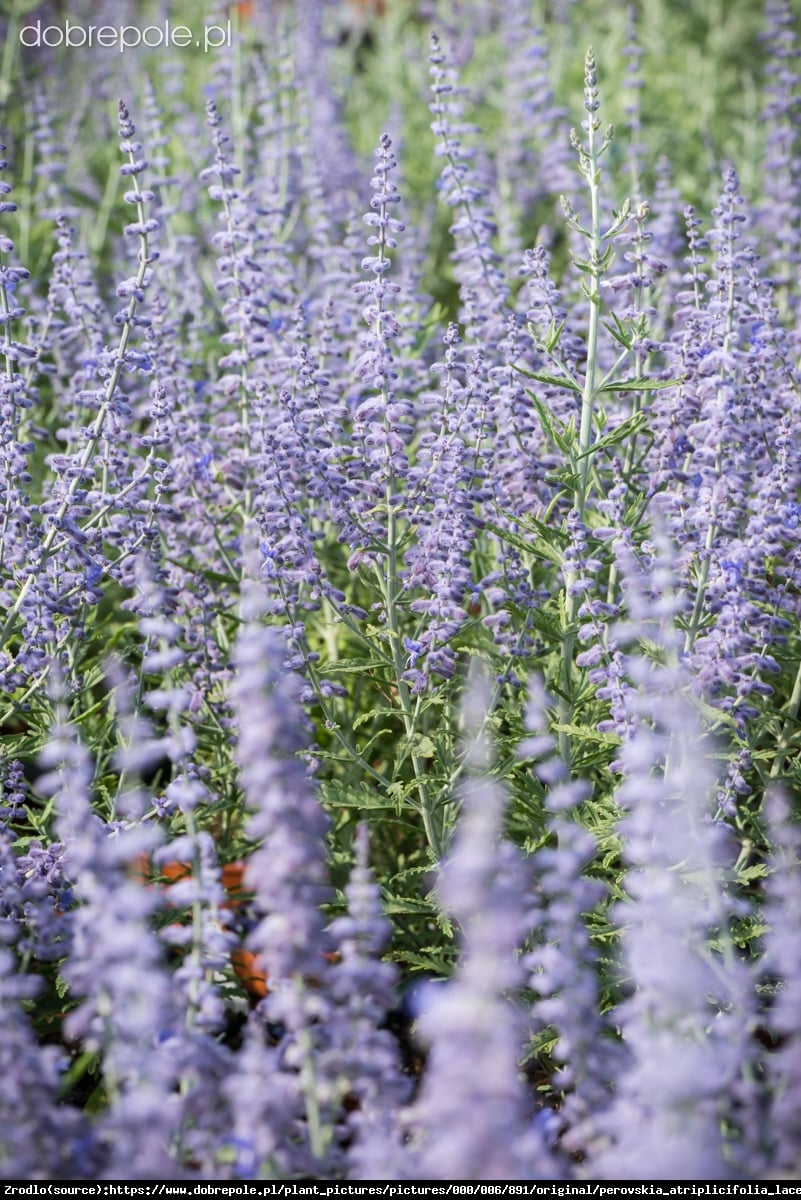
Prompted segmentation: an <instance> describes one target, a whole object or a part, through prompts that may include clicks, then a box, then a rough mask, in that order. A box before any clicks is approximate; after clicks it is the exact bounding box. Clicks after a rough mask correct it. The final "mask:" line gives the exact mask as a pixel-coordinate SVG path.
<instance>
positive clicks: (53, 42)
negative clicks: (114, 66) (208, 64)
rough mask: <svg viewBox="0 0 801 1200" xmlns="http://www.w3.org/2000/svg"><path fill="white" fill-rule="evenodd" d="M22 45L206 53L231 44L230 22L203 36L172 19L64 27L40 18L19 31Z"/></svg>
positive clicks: (207, 30) (70, 23) (68, 23)
mask: <svg viewBox="0 0 801 1200" xmlns="http://www.w3.org/2000/svg"><path fill="white" fill-rule="evenodd" d="M19 40H20V42H21V43H22V45H23V46H50V47H56V46H67V47H69V48H70V49H75V50H79V49H83V47H85V46H87V47H88V46H105V47H107V48H109V49H117V50H118V51H119V53H120V54H122V53H123V51H124V50H133V49H134V47H136V46H147V47H149V48H150V49H151V50H154V49H158V48H164V47H167V46H178V47H183V46H198V47H202V48H203V53H204V54H207V53H208V51H209V50H217V49H218V48H219V47H220V46H230V45H231V22H230V21H226V22H225V24H224V25H204V26H203V32H202V35H201V34H199V33H195V32H193V30H191V29H190V28H189V26H188V25H173V24H171V22H170V21H169V20H167V21H165V22H164V24H163V25H143V26H141V27H140V26H139V25H79V24H77V23H75V22H73V21H69V20H67V21H65V22H64V24H63V25H43V24H42V22H41V19H40V18H37V20H36V21H33V22H31V23H30V24H29V25H26V26H25V27H24V28H23V29H21V30H20V31H19Z"/></svg>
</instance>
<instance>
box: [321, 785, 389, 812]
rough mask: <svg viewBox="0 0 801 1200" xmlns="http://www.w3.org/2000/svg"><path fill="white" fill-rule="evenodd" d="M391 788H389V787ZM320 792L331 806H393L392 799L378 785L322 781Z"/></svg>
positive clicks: (376, 807)
mask: <svg viewBox="0 0 801 1200" xmlns="http://www.w3.org/2000/svg"><path fill="white" fill-rule="evenodd" d="M389 790H391V789H389ZM320 793H321V795H322V798H323V800H324V802H325V803H326V804H330V805H331V807H332V808H364V809H368V808H369V809H373V810H375V809H381V808H383V809H387V808H394V807H395V802H394V800H393V799H392V798H391V797H390V796H388V795H384V794H383V793H382V792H381V791H380V790H379V789H378V787H376V788H371V787H369V786H368V785H367V784H361V785H358V784H335V783H327V782H326V783H322V784H321V785H320Z"/></svg>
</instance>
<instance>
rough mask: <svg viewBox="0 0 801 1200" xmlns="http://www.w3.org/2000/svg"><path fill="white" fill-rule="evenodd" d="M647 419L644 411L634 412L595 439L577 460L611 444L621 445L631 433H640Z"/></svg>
mask: <svg viewBox="0 0 801 1200" xmlns="http://www.w3.org/2000/svg"><path fill="white" fill-rule="evenodd" d="M645 421H646V416H645V413H643V412H638V413H634V415H633V416H631V417H627V418H626V420H625V421H622V422H621V423H620V425H618V427H617V428H616V429H613V430H612V431H611V433H605V434H604V435H603V437H599V438H598V439H597V440H596V441H594V442H593V444H592V445H591V446H590V448H589V450H585V451H584V453H583V454H579V455H577V458H576V461H577V462H580V461H581V459H582V458H588V457H589V456H590V455H592V454H597V452H598V451H599V450H604V449H606V448H607V447H609V446H617V445H619V444H620V443H621V442H623V441H625V439H626V438H627V437H629V436H630V435H631V434H634V433H638V432H639V431H640V430H641V429H642V427H643V425H644V424H645Z"/></svg>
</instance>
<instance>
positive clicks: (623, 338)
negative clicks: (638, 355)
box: [601, 313, 634, 350]
mask: <svg viewBox="0 0 801 1200" xmlns="http://www.w3.org/2000/svg"><path fill="white" fill-rule="evenodd" d="M611 316H612V320H613V321H614V326H612V325H610V324H609V322H608V321H602V322H601V323H602V325H603V327H604V329H606V330H607V331H608V332H609V333H611V335H612V337H613V338H614V339H615V341H616V342H618V343H619V344H620V345H621V346H623V347H624V349H626V350H630V349H631V347H632V344H633V341H634V337H633V334H632V332H631V330H630V329H627V328H626V326H625V324H624V323H623V322H622V321H621V320H620V318H619V317H618V316H617V315H616V313H612V314H611Z"/></svg>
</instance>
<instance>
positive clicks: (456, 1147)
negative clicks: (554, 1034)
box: [404, 683, 554, 1180]
mask: <svg viewBox="0 0 801 1200" xmlns="http://www.w3.org/2000/svg"><path fill="white" fill-rule="evenodd" d="M467 703H468V713H469V714H470V713H472V714H473V718H475V716H476V715H477V714H478V711H479V710H480V709H484V710H485V709H486V703H487V695H486V694H485V689H483V688H479V687H478V686H477V685H476V684H475V683H474V685H473V692H472V694H471V695H470V696H469V698H468V702H467ZM470 724H471V732H472V734H473V737H474V738H475V736H476V734H475V729H476V728H477V725H476V723H475V719H473V720H471V721H470ZM470 758H471V762H472V763H473V765H474V767H475V768H477V769H479V770H481V769H483V771H486V769H487V761H486V758H487V755H486V747H484V746H483V744H482V743H481V742H479V741H474V743H473V746H472V748H471V753H470ZM503 805H504V797H503V793H502V792H501V790H500V789H499V788H498V787H496V786H495V785H493V784H492V783H490V782H489V780H488V779H487V778H486V777H484V778H482V779H476V780H474V781H473V783H472V784H471V785H470V786H469V787H467V788H466V789H465V791H464V795H463V800H462V817H461V821H460V825H459V830H458V832H457V835H456V837H455V839H454V843H453V847H452V850H451V853H450V855H449V858H448V859H447V860H446V862H445V863H444V864H443V867H442V873H441V877H440V880H439V883H438V885H437V892H438V895H439V899H440V902H441V903H442V905H443V907H444V908H445V909H446V911H447V912H448V913H449V914H451V915H452V916H453V918H454V919H455V920H456V921H457V922H458V924H459V927H460V929H461V931H462V938H463V945H462V954H461V959H460V964H459V967H458V968H457V971H456V974H455V975H454V977H453V979H452V980H450V981H449V982H448V983H447V984H445V985H443V987H442V988H441V990H440V991H439V992H438V994H437V996H436V997H435V998H433V999H432V1001H431V1004H430V1007H429V1008H428V1010H427V1011H426V1012H425V1013H424V1014H423V1015H422V1016H421V1018H420V1021H419V1027H420V1030H421V1034H422V1036H423V1037H424V1038H425V1039H426V1040H427V1041H428V1042H429V1044H430V1052H429V1057H428V1065H427V1069H426V1074H425V1077H424V1079H423V1083H422V1086H421V1088H420V1093H419V1095H418V1097H417V1099H416V1100H415V1102H414V1104H413V1105H412V1106H411V1107H410V1109H409V1110H408V1112H407V1113H406V1114H405V1116H404V1123H405V1125H406V1126H407V1127H408V1128H409V1130H410V1136H411V1142H410V1146H409V1150H408V1152H409V1153H410V1154H411V1155H412V1156H413V1157H412V1159H411V1164H412V1166H411V1172H410V1174H411V1177H413V1178H422V1179H426V1178H429V1179H450V1178H457V1177H458V1178H462V1179H478V1180H480V1179H530V1178H553V1177H554V1175H553V1174H552V1171H553V1167H554V1164H553V1163H552V1161H551V1160H550V1157H549V1155H548V1154H547V1153H546V1151H545V1149H544V1144H543V1142H542V1141H541V1139H540V1136H539V1133H538V1131H537V1130H536V1128H535V1127H534V1125H533V1123H532V1122H531V1119H530V1116H531V1115H530V1114H529V1113H528V1111H527V1104H526V1099H525V1095H524V1092H523V1088H522V1084H521V1079H520V1076H519V1071H518V1058H519V1054H520V1040H519V1034H518V1028H517V1025H518V1020H517V1018H516V1015H515V1012H514V1008H513V1006H512V1004H511V1003H510V1000H509V999H507V997H506V992H507V991H508V990H510V989H514V988H515V987H516V986H518V985H519V984H520V982H521V966H520V962H519V960H518V959H517V958H516V953H515V952H516V949H517V947H518V945H519V944H520V941H521V939H522V937H523V936H524V910H523V905H522V904H521V899H522V897H523V896H524V895H525V892H526V887H527V879H526V872H525V869H524V867H523V864H522V862H521V858H520V854H519V852H518V851H517V849H516V848H515V847H514V846H513V845H512V844H511V843H509V842H507V841H504V840H501V822H502V817H503Z"/></svg>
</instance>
